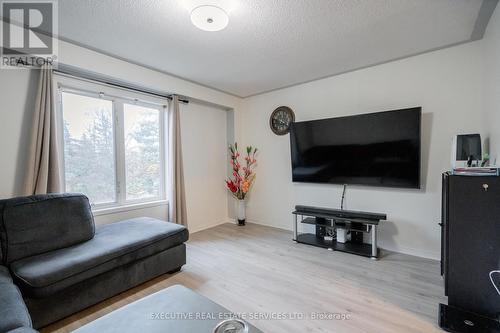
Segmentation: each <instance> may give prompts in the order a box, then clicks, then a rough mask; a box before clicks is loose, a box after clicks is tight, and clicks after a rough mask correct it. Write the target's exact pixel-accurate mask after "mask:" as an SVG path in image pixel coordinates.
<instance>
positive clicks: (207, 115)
mask: <svg viewBox="0 0 500 333" xmlns="http://www.w3.org/2000/svg"><path fill="white" fill-rule="evenodd" d="M0 23H1V22H0ZM59 61H60V62H61V63H64V64H67V65H72V66H76V67H79V68H82V69H84V70H87V71H92V72H96V73H99V74H102V75H107V76H110V77H113V78H116V79H120V80H124V81H127V82H131V83H133V84H136V85H141V86H144V87H148V88H151V89H155V90H160V91H165V92H170V93H176V94H179V95H183V96H187V97H190V98H192V99H195V100H201V101H206V102H209V103H213V104H217V105H221V106H224V107H225V108H227V109H237V108H238V107H239V104H240V102H241V99H240V98H237V97H234V96H232V95H228V94H224V93H222V92H219V91H217V90H213V89H210V88H206V87H203V86H200V85H197V84H194V83H191V82H188V81H185V80H182V79H179V78H176V77H173V76H169V75H166V74H163V73H160V72H156V71H153V70H150V69H147V68H144V67H141V66H137V65H134V64H131V63H128V62H125V61H122V60H118V59H115V58H112V57H109V56H106V55H103V54H100V53H97V52H94V51H91V50H88V49H84V48H82V47H79V46H76V45H72V44H69V43H66V42H60V44H59ZM37 79H38V72H37V71H35V70H17V69H9V70H5V69H4V70H0V101H1V103H0V153H1V156H2V157H1V159H0V167H1V172H0V199H3V198H9V197H13V196H17V195H21V194H22V184H23V177H24V175H25V171H26V170H25V167H26V155H27V145H28V140H29V135H30V133H29V132H30V130H31V123H32V112H33V110H34V102H35V101H34V94H35V92H36V89H37V85H38V80H37ZM182 109H183V111H184V110H185V111H186V115H187V117H182V126H183V127H186V128H187V129H186V130H185V131H186V132H187V133H188V134H189V133H190V132H191V131H190V130H189V129H192V130H193V131H192V133H197V134H196V135H197V140H198V141H196V139H195V138H196V137H192V138H190V137H189V135H188V137H186V147H185V148H184V155H185V157H184V161H185V164H186V165H188V167H187V170H186V174H187V175H186V178H187V180H186V183H188V184H189V185H190V188H188V189H187V196H188V205H189V206H191V210H192V212H191V211H190V213H189V215H190V216H188V217H189V218H190V219H191V221H192V223H190V225H189V228H190V230H191V231H196V230H200V229H203V228H205V227H209V226H212V225H216V224H219V223H221V222H223V221H227V214H228V210H227V194H226V193H225V191H223V190H221V188H220V187H217V188H216V187H215V186H214V185H213V183H212V184H209V185H207V186H206V187H205V189H204V191H205V192H204V194H205V195H206V194H209V195H208V196H209V197H210V200H211V201H203V200H201V201H200V192H199V190H198V189H197V188H196V186H194V185H193V183H192V181H191V176H192V177H198V175H199V174H201V171H200V170H198V169H197V168H198V167H199V168H201V167H202V165H200V164H198V163H199V160H198V158H197V154H198V152H199V149H200V147H199V146H198V145H197V143H198V142H199V141H201V140H200V138H201V137H203V136H204V135H205V134H207V131H209V129H210V128H209V127H207V128H200V127H201V126H202V125H203V124H210V126H212V127H213V128H216V129H217V135H214V136H213V137H212V138H211V139H210V141H209V143H210V150H208V151H207V152H206V154H211V156H220V151H224V152H225V149H226V146H227V142H226V132H227V129H226V123H225V119H226V118H225V116H226V111H222V110H221V109H220V108H217V107H214V106H197V104H196V103H193V104H191V105H190V106H188V107H182ZM221 115H223V116H221ZM183 136H184V135H183ZM219 143H220V147H215V146H216V145H218V144H219ZM191 149H193V151H191ZM213 149H215V151H214V150H213ZM195 157H196V160H193V158H195ZM212 162H214V163H213V165H212V166H211V168H212V169H211V170H210V172H209V173H207V175H206V177H207V178H210V179H212V178H213V182H215V181H220V184H223V179H224V177H225V175H226V170H227V167H226V155H224V156H223V157H222V158H221V159H220V160H218V161H217V162H215V161H212ZM217 163H220V165H218V164H217ZM219 167H220V168H221V169H220V170H221V171H219V170H218V169H217V168H219ZM216 169H217V170H216ZM216 171H217V172H216ZM221 172H222V176H221V175H220V173H221ZM198 179H199V178H198ZM211 186H212V187H211ZM222 189H223V187H222ZM192 191H196V192H192ZM198 206H199V207H201V210H200V209H198ZM207 207H209V208H210V209H207ZM202 211H203V212H204V213H205V215H204V217H203V218H202V214H201V212H202ZM137 216H150V217H155V218H161V219H166V218H167V207H166V206H164V205H163V206H158V207H152V208H147V209H138V210H131V211H128V212H121V213H114V214H107V215H99V216H96V223H97V224H104V223H111V222H114V221H117V220H122V219H126V218H133V217H137Z"/></svg>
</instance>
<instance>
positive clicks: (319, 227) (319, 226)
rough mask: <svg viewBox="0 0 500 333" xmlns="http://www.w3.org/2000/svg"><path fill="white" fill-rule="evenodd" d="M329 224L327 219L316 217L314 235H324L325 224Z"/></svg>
mask: <svg viewBox="0 0 500 333" xmlns="http://www.w3.org/2000/svg"><path fill="white" fill-rule="evenodd" d="M327 225H329V223H328V220H327V219H324V218H322V217H316V237H318V238H323V237H325V236H326V226H327Z"/></svg>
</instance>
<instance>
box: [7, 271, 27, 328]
mask: <svg viewBox="0 0 500 333" xmlns="http://www.w3.org/2000/svg"><path fill="white" fill-rule="evenodd" d="M22 326H26V327H31V317H30V315H29V312H28V309H27V308H26V305H25V304H24V300H23V297H22V296H21V293H20V292H19V289H17V287H16V286H15V285H14V283H13V282H12V279H11V277H10V274H9V270H8V269H7V268H6V267H4V266H0V332H7V331H9V330H14V329H16V328H18V327H22Z"/></svg>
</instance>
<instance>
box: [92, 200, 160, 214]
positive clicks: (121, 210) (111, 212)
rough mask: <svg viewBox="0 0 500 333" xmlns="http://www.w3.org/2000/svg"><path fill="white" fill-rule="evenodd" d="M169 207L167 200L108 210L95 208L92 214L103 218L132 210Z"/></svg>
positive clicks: (109, 208) (108, 208)
mask: <svg viewBox="0 0 500 333" xmlns="http://www.w3.org/2000/svg"><path fill="white" fill-rule="evenodd" d="M167 205H168V201H167V200H158V201H150V202H141V203H136V204H128V205H123V206H115V207H107V208H95V209H94V208H93V209H92V213H93V214H94V216H101V215H109V214H115V213H122V212H128V211H131V210H137V209H144V208H151V207H158V206H167Z"/></svg>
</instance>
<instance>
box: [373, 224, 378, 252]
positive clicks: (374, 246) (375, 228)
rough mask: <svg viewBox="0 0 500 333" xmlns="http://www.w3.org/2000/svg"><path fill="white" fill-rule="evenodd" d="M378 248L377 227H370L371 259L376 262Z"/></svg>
mask: <svg viewBox="0 0 500 333" xmlns="http://www.w3.org/2000/svg"><path fill="white" fill-rule="evenodd" d="M377 258H378V247H377V226H376V225H372V259H375V260H377Z"/></svg>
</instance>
